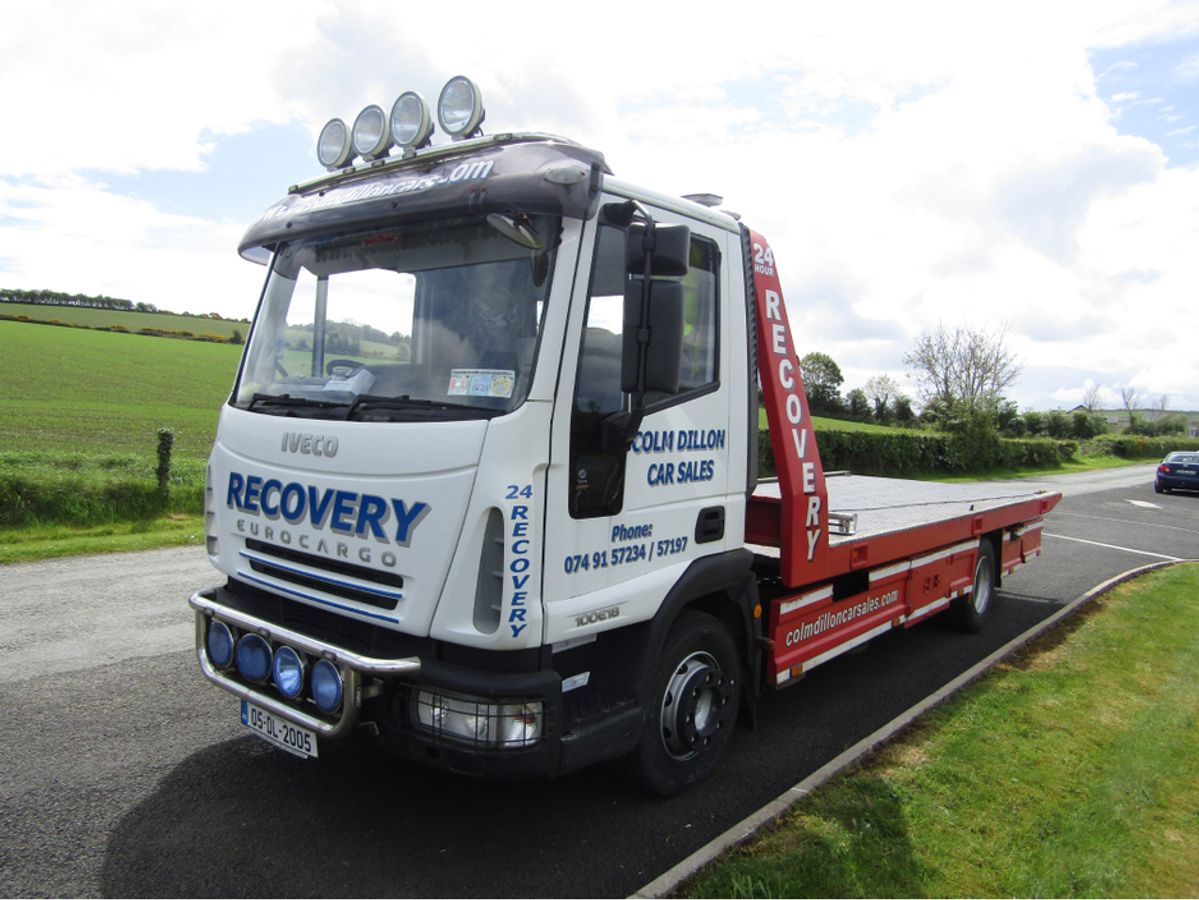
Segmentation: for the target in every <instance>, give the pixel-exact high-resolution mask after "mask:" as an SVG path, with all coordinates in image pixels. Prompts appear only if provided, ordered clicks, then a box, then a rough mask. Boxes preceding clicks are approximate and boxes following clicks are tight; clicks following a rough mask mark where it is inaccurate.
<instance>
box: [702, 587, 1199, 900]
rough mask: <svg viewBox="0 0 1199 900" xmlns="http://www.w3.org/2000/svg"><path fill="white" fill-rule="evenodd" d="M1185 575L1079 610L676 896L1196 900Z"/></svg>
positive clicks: (1192, 688)
mask: <svg viewBox="0 0 1199 900" xmlns="http://www.w3.org/2000/svg"><path fill="white" fill-rule="evenodd" d="M1197 595H1199V565H1186V566H1176V567H1173V568H1170V569H1164V570H1160V571H1158V572H1154V573H1152V574H1150V575H1148V576H1145V577H1143V578H1141V579H1138V580H1137V581H1135V582H1131V583H1129V584H1126V585H1123V586H1121V587H1119V588H1117V589H1115V590H1114V591H1112V592H1110V593H1108V594H1106V595H1104V596H1103V597H1102V598H1100V599H1098V600H1096V601H1094V602H1093V603H1092V604H1091V605H1090V606H1089V607H1088V608H1087V611H1086V614H1085V615H1080V616H1076V617H1075V618H1074V619H1072V620H1070V622H1068V623H1066V624H1064V625H1063V626H1062V627H1061V628H1059V629H1055V630H1054V631H1053V632H1051V633H1050V634H1048V635H1045V636H1044V637H1043V638H1041V639H1040V640H1039V641H1038V642H1037V643H1035V644H1034V645H1033V646H1031V647H1030V648H1028V649H1027V650H1026V651H1024V652H1023V653H1022V654H1021V655H1020V656H1019V657H1017V658H1016V659H1014V660H1013V661H1010V662H1009V663H1008V664H1006V665H1003V666H1000V667H999V668H998V669H996V671H995V672H993V673H992V674H991V675H989V676H988V677H987V678H986V679H984V680H983V681H981V682H979V683H978V684H976V685H975V686H974V687H972V688H970V689H968V690H967V691H965V692H963V693H962V694H961V695H959V696H958V697H957V698H955V699H954V700H952V701H950V702H949V703H947V704H946V705H944V706H942V707H940V708H939V709H937V710H935V711H933V712H932V713H930V714H929V715H928V716H927V717H925V719H924V720H922V722H921V724H920V725H919V726H917V727H916V728H914V729H913V730H912V731H910V732H908V733H907V734H906V735H905V736H904V737H902V738H901V739H899V740H897V741H895V742H893V743H892V744H890V745H888V746H887V747H886V748H884V749H883V750H881V751H879V752H878V753H876V754H874V755H872V756H871V757H869V758H868V759H867V761H866V762H865V763H864V764H863V765H862V766H861V767H859V768H857V769H854V770H851V771H849V772H846V773H843V774H842V775H840V776H838V777H837V778H835V779H833V780H832V781H830V782H829V783H828V784H826V785H825V786H823V787H822V788H820V789H819V790H817V791H815V792H813V793H812V794H810V795H809V796H807V797H805V798H804V799H803V800H801V801H800V802H799V803H798V804H796V806H795V807H793V808H792V809H791V811H790V812H789V813H787V814H786V815H785V816H784V817H783V818H782V819H781V820H780V822H779V823H778V824H777V825H776V826H774V827H772V828H771V829H769V830H768V831H766V832H764V833H762V834H760V835H759V836H758V837H757V838H755V839H754V840H753V841H751V842H750V843H748V844H746V845H744V846H742V847H741V848H739V849H738V850H736V851H734V852H732V853H730V854H727V855H726V856H725V857H724V858H722V859H721V860H720V861H719V862H718V863H717V864H716V865H714V866H713V867H711V868H710V869H708V870H705V871H704V872H702V873H700V875H699V876H698V877H697V878H696V879H695V880H693V881H692V882H690V883H689V884H688V885H686V886H685V887H684V892H683V895H684V896H688V897H712V896H717V897H721V896H723V897H810V896H828V897H836V896H846V897H905V896H910V897H925V896H927V897H946V896H1050V897H1064V896H1141V897H1170V896H1196V895H1197V894H1199V854H1197V853H1195V852H1194V848H1195V847H1197V846H1199V712H1197V711H1199V679H1196V678H1195V677H1194V672H1195V670H1196V667H1197V666H1199V604H1196V603H1195V597H1196V596H1197Z"/></svg>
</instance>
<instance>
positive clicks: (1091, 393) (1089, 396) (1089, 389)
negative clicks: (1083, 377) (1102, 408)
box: [1082, 381, 1100, 413]
mask: <svg viewBox="0 0 1199 900" xmlns="http://www.w3.org/2000/svg"><path fill="white" fill-rule="evenodd" d="M1099 388H1100V385H1098V384H1095V382H1093V381H1088V382H1087V384H1086V387H1084V388H1083V389H1082V405H1083V406H1084V407H1085V408H1086V410H1087V412H1092V413H1093V412H1094V411H1095V407H1096V406H1098V405H1099Z"/></svg>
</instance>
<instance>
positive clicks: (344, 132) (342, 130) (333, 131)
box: [316, 119, 354, 171]
mask: <svg viewBox="0 0 1199 900" xmlns="http://www.w3.org/2000/svg"><path fill="white" fill-rule="evenodd" d="M316 158H317V159H319V160H320V162H321V165H322V166H324V167H325V168H326V169H328V170H330V171H332V170H334V169H341V168H343V167H345V166H347V165H349V162H350V160H351V159H353V158H354V149H353V147H351V146H350V130H349V129H348V128H346V123H345V122H343V121H342V120H341V119H330V120H329V121H328V122H326V123H325V127H324V128H322V129H321V136H320V137H319V138H318V139H317V142H316Z"/></svg>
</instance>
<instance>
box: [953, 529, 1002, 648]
mask: <svg viewBox="0 0 1199 900" xmlns="http://www.w3.org/2000/svg"><path fill="white" fill-rule="evenodd" d="M995 581H996V578H995V550H994V549H993V548H992V546H991V542H990V541H987V540H984V541H983V542H982V543H981V544H979V546H978V556H977V557H975V560H974V586H973V588H972V589H971V591H970V596H968V597H962V598H961V599H960V600H955V601H954V602H953V604H952V605H951V606H950V608H949V616H950V621H951V622H952V624H953V626H954V627H955V628H957V629H958V630H959V631H970V632H974V631H982V627H983V625H984V624H986V621H987V618H988V616H989V615H990V612H991V607H992V606H993V605H994V600H995Z"/></svg>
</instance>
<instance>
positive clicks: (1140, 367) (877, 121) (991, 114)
mask: <svg viewBox="0 0 1199 900" xmlns="http://www.w3.org/2000/svg"><path fill="white" fill-rule="evenodd" d="M1197 22H1199V14H1197V6H1196V4H1195V3H1183V4H1170V3H1165V2H1150V3H1146V4H1139V5H1137V6H1135V7H1133V6H1129V5H1127V4H1124V3H1119V2H1111V3H1097V2H1081V0H1080V2H1077V3H1062V4H1043V3H1032V2H1024V3H1004V4H993V5H988V6H982V5H978V4H961V3H957V2H945V3H917V4H892V3H881V2H879V3H849V4H835V5H822V6H816V5H801V6H798V7H796V6H793V5H790V4H787V5H784V4H770V3H768V4H764V5H758V6H755V7H752V8H749V7H747V8H745V9H737V10H730V9H729V7H728V5H727V4H716V3H712V2H704V3H694V4H688V5H687V6H686V7H681V6H676V5H674V4H647V3H627V2H622V3H615V4H608V5H605V6H604V7H603V8H602V9H591V8H588V9H586V10H581V9H580V10H579V11H577V12H572V11H568V10H567V9H566V8H564V7H554V8H547V9H545V10H542V11H540V12H536V13H530V14H527V15H524V14H522V15H510V14H508V13H505V12H502V11H500V10H499V9H498V8H497V7H496V6H495V5H494V4H488V5H484V4H465V5H463V4H456V5H455V6H454V7H453V8H452V10H451V9H448V8H446V7H444V6H437V5H432V4H423V5H422V4H405V5H402V6H401V5H397V4H393V3H383V2H367V0H363V2H352V3H349V2H347V3H332V2H318V0H306V2H287V3H260V4H244V3H239V4H236V5H235V4H232V3H221V2H210V3H206V4H202V5H200V6H195V5H193V6H188V7H178V6H176V5H173V4H172V5H167V6H163V5H162V4H158V3H153V2H149V0H140V2H138V3H127V4H122V5H120V6H119V7H108V6H104V5H100V4H82V3H80V4H74V3H54V2H49V3H42V4H37V5H36V7H34V6H28V7H26V6H15V7H13V8H12V9H11V10H6V27H5V31H4V32H3V34H2V35H0V91H2V92H3V96H5V98H6V116H7V119H8V121H10V122H19V123H21V124H22V126H23V128H24V130H25V133H26V134H29V135H31V136H36V139H30V140H25V141H13V140H11V139H10V140H8V141H6V142H5V143H4V144H3V145H0V172H3V173H5V177H4V178H0V285H3V286H13V287H47V288H51V289H58V290H78V291H84V292H92V293H108V294H113V295H115V296H124V297H128V298H130V299H134V300H145V301H146V302H153V303H156V304H158V305H165V306H177V308H180V309H181V308H184V307H187V308H190V309H192V310H193V311H195V310H199V309H205V301H210V302H209V306H210V307H211V308H214V309H223V310H224V311H227V312H229V313H230V314H234V313H236V314H237V315H244V314H246V313H247V311H248V309H249V306H250V305H252V302H253V298H254V297H255V296H256V291H257V282H258V280H259V278H260V277H261V271H260V270H258V269H256V268H254V267H250V266H248V265H246V264H245V263H243V262H242V261H240V260H239V259H238V258H237V256H236V254H235V253H234V252H233V249H232V248H233V247H234V246H235V244H236V241H237V238H238V237H239V236H240V234H241V229H240V227H238V226H229V225H227V224H224V223H214V222H207V221H204V220H203V219H200V218H198V217H196V218H189V217H187V216H169V215H166V214H164V213H163V212H162V210H161V209H159V208H156V206H155V205H154V203H153V202H151V201H149V200H144V199H143V200H133V199H131V198H129V197H126V196H121V195H119V194H116V193H113V192H111V191H107V190H104V189H102V188H101V187H99V186H98V183H97V182H96V181H95V178H94V175H93V174H89V173H94V172H95V171H96V170H105V169H111V170H121V171H135V170H143V169H149V168H175V169H188V170H201V171H202V170H203V169H204V166H205V160H206V156H207V154H208V153H209V152H210V148H211V146H212V145H213V143H214V142H215V141H219V140H220V137H221V136H222V135H228V134H234V133H238V132H241V131H245V130H247V129H251V128H254V127H255V125H256V124H259V123H265V122H301V123H303V124H305V125H306V126H307V127H308V129H309V130H310V132H311V134H312V135H313V139H314V140H315V134H316V131H317V130H318V129H319V126H320V124H321V123H322V122H323V121H324V120H325V119H327V118H329V117H331V116H334V115H339V116H341V117H342V118H344V119H346V120H347V121H348V120H350V119H352V117H353V116H354V114H355V113H356V111H357V110H358V109H360V108H361V107H362V106H363V105H365V104H366V103H368V102H377V103H381V104H384V105H386V104H387V103H389V102H390V101H391V99H393V98H394V96H395V95H397V94H398V93H399V92H400V91H402V90H404V89H408V88H416V89H419V90H422V91H423V92H424V93H425V94H426V96H428V97H429V98H430V99H431V100H435V95H436V92H437V90H438V89H439V86H440V85H441V84H442V83H443V82H444V81H445V79H446V78H447V77H449V76H450V75H454V74H458V73H459V72H464V73H465V74H468V75H470V76H471V77H473V78H475V80H476V81H478V82H479V84H480V85H482V87H483V90H484V93H485V96H486V98H487V100H488V110H489V112H488V121H487V123H486V127H487V129H488V130H489V131H491V132H495V131H499V130H518V129H531V130H546V131H552V132H557V133H563V134H567V135H569V136H571V137H574V138H575V139H577V140H579V141H581V142H583V143H586V144H589V145H592V146H596V147H598V148H599V149H601V150H603V151H604V152H605V154H606V155H607V158H608V160H609V162H610V163H611V165H612V166H613V168H614V169H615V171H616V172H617V174H618V175H619V176H620V177H622V178H627V179H628V180H631V181H634V182H637V183H642V184H647V185H652V186H653V187H654V188H655V189H657V190H660V191H662V192H664V193H673V194H681V193H690V192H695V191H714V192H716V193H719V194H722V195H723V196H724V197H725V198H726V202H727V204H728V206H729V207H730V208H733V209H736V210H738V211H739V212H741V213H743V214H744V216H745V219H746V221H747V223H749V224H750V225H751V226H752V227H754V228H755V229H757V230H759V231H761V232H762V233H763V234H765V235H766V236H767V237H768V238H769V239H770V240H771V242H772V244H773V246H774V249H775V251H776V255H777V257H778V259H779V261H780V271H781V273H782V277H783V281H784V288H785V290H786V292H787V295H788V301H789V307H790V309H791V312H792V316H793V321H794V323H795V326H796V331H797V341H798V343H799V345H800V347H801V348H803V349H804V350H811V349H818V350H822V351H825V352H828V353H830V354H831V355H832V356H833V357H834V358H835V359H837V360H838V361H839V362H841V364H842V368H843V369H844V370H845V375H846V387H853V386H856V385H859V384H862V383H864V382H865V380H866V378H868V377H869V376H871V375H873V374H877V372H878V371H879V370H880V369H885V370H886V371H888V372H890V373H891V374H892V375H893V376H896V377H899V376H902V374H903V373H902V356H903V351H904V349H905V348H906V347H907V345H908V344H909V343H910V341H911V339H912V338H913V337H914V336H915V335H916V334H918V333H919V332H920V331H921V330H924V329H927V328H931V327H935V325H936V324H937V322H938V321H944V322H946V323H950V324H952V323H956V322H965V323H970V324H983V323H987V322H1001V321H1007V322H1010V323H1012V339H1013V341H1014V342H1015V344H1016V349H1017V351H1018V352H1019V354H1020V355H1021V357H1022V359H1023V360H1024V361H1025V363H1026V365H1028V366H1030V367H1037V368H1038V370H1039V371H1043V372H1046V373H1048V372H1054V373H1058V372H1062V373H1065V372H1079V373H1082V372H1085V373H1088V374H1086V375H1078V376H1077V379H1076V380H1075V381H1074V382H1073V383H1072V384H1067V383H1062V384H1055V385H1050V386H1047V387H1046V386H1044V385H1041V384H1040V383H1039V382H1038V383H1037V385H1036V387H1035V390H1036V391H1037V392H1038V393H1037V394H1036V395H1035V396H1033V395H1032V394H1031V393H1030V394H1029V395H1028V396H1022V395H1019V392H1017V393H1018V399H1020V400H1021V403H1022V404H1028V403H1036V404H1038V405H1045V404H1046V403H1047V402H1049V401H1048V399H1047V398H1048V397H1049V395H1050V394H1052V393H1053V391H1055V390H1058V389H1062V390H1073V389H1075V388H1078V389H1079V390H1081V385H1082V383H1083V379H1084V378H1085V377H1096V376H1095V374H1093V373H1095V372H1098V373H1100V374H1102V373H1103V372H1104V371H1105V370H1106V371H1111V372H1113V373H1116V372H1126V373H1127V378H1129V379H1139V382H1138V384H1140V383H1143V385H1144V386H1145V389H1146V390H1152V391H1154V392H1158V393H1160V392H1169V393H1171V394H1173V395H1175V396H1178V397H1181V396H1183V395H1186V393H1187V392H1190V394H1189V396H1190V397H1192V398H1193V399H1192V401H1191V403H1192V405H1194V406H1196V407H1199V396H1197V395H1196V393H1195V391H1196V389H1195V388H1194V387H1193V386H1194V385H1195V384H1196V383H1199V379H1196V377H1195V375H1196V373H1195V371H1194V367H1193V364H1190V363H1188V362H1187V360H1189V359H1190V358H1191V351H1190V350H1189V349H1186V348H1185V347H1184V345H1183V343H1182V337H1180V336H1179V335H1180V331H1181V330H1180V329H1176V328H1175V329H1169V328H1167V329H1164V330H1163V329H1162V328H1161V327H1160V322H1161V317H1162V316H1163V315H1164V316H1166V317H1178V318H1179V319H1181V317H1182V316H1184V315H1186V313H1185V311H1184V305H1185V308H1188V309H1189V307H1190V305H1192V304H1191V300H1190V298H1191V297H1192V296H1193V291H1194V288H1193V286H1194V285H1195V284H1196V283H1199V282H1197V281H1196V276H1197V275H1199V272H1196V271H1195V266H1196V264H1195V263H1194V262H1192V257H1194V256H1195V255H1196V254H1194V251H1193V248H1194V246H1196V241H1197V239H1199V221H1197V213H1196V209H1195V205H1194V203H1191V202H1189V201H1188V198H1194V197H1199V184H1197V183H1196V181H1197V179H1199V173H1196V172H1195V171H1194V170H1188V169H1177V168H1168V167H1166V161H1165V158H1164V156H1163V155H1162V152H1161V150H1160V149H1159V148H1157V147H1156V146H1154V145H1152V144H1151V143H1149V142H1148V141H1145V140H1142V139H1137V138H1131V137H1126V136H1121V135H1119V134H1118V133H1117V132H1116V130H1115V128H1114V127H1113V119H1112V116H1113V110H1112V109H1110V108H1109V107H1108V106H1106V105H1105V104H1104V103H1103V102H1102V101H1101V100H1100V99H1099V97H1098V95H1097V93H1096V90H1095V80H1096V77H1100V78H1102V77H1103V74H1104V73H1098V74H1097V73H1094V72H1092V70H1091V67H1090V65H1089V64H1088V59H1087V50H1088V48H1092V47H1096V46H1107V47H1119V46H1123V45H1125V44H1128V43H1130V42H1133V41H1143V40H1146V39H1150V38H1153V37H1155V36H1161V35H1177V34H1178V33H1181V32H1182V31H1183V30H1185V29H1187V28H1191V29H1193V28H1194V27H1195V24H1196V23H1197ZM64 61H69V64H65V62H64ZM1122 67H1123V64H1121V63H1117V64H1116V65H1115V66H1113V67H1111V69H1119V68H1122ZM1111 69H1109V71H1111ZM1142 96H1143V95H1142ZM1134 99H1139V98H1134V97H1132V96H1126V95H1118V99H1117V100H1116V102H1118V103H1122V102H1132V101H1133V100H1134ZM313 174H316V166H315V161H314V165H313ZM285 187H286V185H284V184H280V185H278V186H277V188H278V190H279V191H280V192H281V191H282V190H283V189H284V188H285ZM212 190H213V191H214V192H219V191H221V190H222V186H221V185H220V184H216V183H214V184H212ZM183 273H187V274H183ZM164 296H167V297H170V296H174V297H180V298H181V299H180V300H179V301H174V300H169V299H163V298H164ZM225 298H235V299H233V300H227V299H225ZM222 304H227V305H225V306H222ZM1159 311H1160V312H1159ZM1045 377H1050V376H1049V375H1046V376H1045ZM1052 377H1062V378H1065V377H1069V376H1067V375H1065V374H1062V375H1057V374H1055V375H1053V376H1052ZM1097 380H1101V381H1104V383H1107V379H1106V378H1099V379H1097ZM1031 384H1032V379H1030V385H1031ZM1029 390H1030V391H1031V390H1033V388H1032V387H1030V388H1029Z"/></svg>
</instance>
